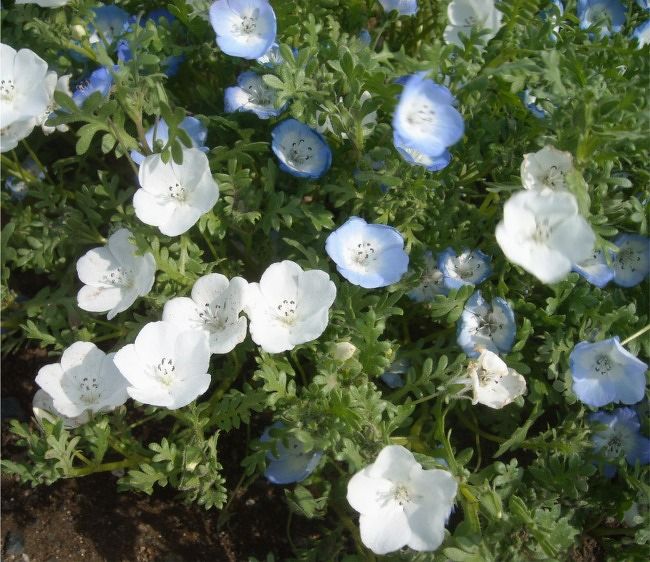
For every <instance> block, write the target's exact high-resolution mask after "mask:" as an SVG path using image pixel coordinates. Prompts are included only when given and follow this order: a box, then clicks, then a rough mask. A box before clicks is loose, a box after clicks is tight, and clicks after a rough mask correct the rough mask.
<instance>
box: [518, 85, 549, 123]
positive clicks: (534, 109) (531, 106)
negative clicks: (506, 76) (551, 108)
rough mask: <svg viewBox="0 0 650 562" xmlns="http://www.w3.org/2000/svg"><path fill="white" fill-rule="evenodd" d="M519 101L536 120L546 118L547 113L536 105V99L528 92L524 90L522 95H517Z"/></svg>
mask: <svg viewBox="0 0 650 562" xmlns="http://www.w3.org/2000/svg"><path fill="white" fill-rule="evenodd" d="M519 97H520V98H521V101H523V102H524V105H525V106H526V107H527V108H528V110H529V111H530V112H531V113H532V114H533V115H534V116H535V117H537V119H544V118H545V117H548V112H547V111H546V110H545V109H544V108H543V107H542V106H541V105H539V104H538V103H537V97H536V96H534V95H533V94H531V93H530V90H528V89H526V90H524V91H523V93H521V94H519Z"/></svg>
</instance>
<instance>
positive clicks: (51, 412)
mask: <svg viewBox="0 0 650 562" xmlns="http://www.w3.org/2000/svg"><path fill="white" fill-rule="evenodd" d="M125 400H126V398H125ZM32 411H33V412H34V417H35V418H36V420H37V421H38V423H39V424H41V423H42V422H43V420H47V421H48V422H50V423H56V422H57V421H59V420H62V421H63V427H65V428H66V429H74V428H75V427H79V426H80V425H83V424H85V423H88V422H89V421H90V411H89V410H84V411H83V412H82V413H81V414H79V415H78V416H75V417H73V418H71V417H68V416H64V415H63V414H60V413H58V412H57V411H56V408H55V407H54V400H52V397H51V396H50V395H49V394H48V393H47V392H45V391H44V390H43V389H41V388H39V389H38V390H37V391H36V394H34V398H33V399H32Z"/></svg>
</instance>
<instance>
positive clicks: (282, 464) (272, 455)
mask: <svg viewBox="0 0 650 562" xmlns="http://www.w3.org/2000/svg"><path fill="white" fill-rule="evenodd" d="M283 427H284V424H282V423H280V422H276V423H274V424H273V425H272V426H271V427H267V428H266V430H265V431H264V433H263V434H262V437H261V438H260V441H262V443H268V442H270V441H273V440H274V438H273V437H272V436H271V430H273V429H281V428H283ZM275 441H276V443H275V445H274V447H273V449H272V450H270V451H268V452H267V453H266V458H267V460H268V461H269V462H268V464H267V466H266V470H265V471H264V476H266V478H267V480H269V482H272V483H273V484H293V483H294V482H301V481H303V480H304V479H305V478H307V476H309V475H310V474H311V473H312V472H314V470H315V469H316V467H317V466H318V463H319V462H320V459H321V457H322V456H323V452H322V451H306V450H305V446H304V444H303V443H301V442H300V441H298V440H297V439H296V438H295V437H291V436H289V437H286V439H284V440H280V439H277V440H275Z"/></svg>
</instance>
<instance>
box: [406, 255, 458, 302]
mask: <svg viewBox="0 0 650 562" xmlns="http://www.w3.org/2000/svg"><path fill="white" fill-rule="evenodd" d="M448 292H449V289H448V288H447V287H445V279H444V275H443V273H442V271H440V269H438V258H437V257H434V256H433V254H432V253H431V252H430V251H427V252H425V254H424V271H423V272H422V277H421V278H420V284H419V285H418V286H417V287H416V288H415V289H413V290H411V291H409V292H408V293H407V295H408V297H409V298H411V299H413V300H414V301H415V302H431V301H432V300H433V299H434V298H435V296H436V295H446V294H447V293H448Z"/></svg>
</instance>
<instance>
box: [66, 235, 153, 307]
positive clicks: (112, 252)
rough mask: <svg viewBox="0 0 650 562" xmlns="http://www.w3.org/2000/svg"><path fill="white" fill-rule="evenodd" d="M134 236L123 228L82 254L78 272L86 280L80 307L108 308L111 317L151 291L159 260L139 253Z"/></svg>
mask: <svg viewBox="0 0 650 562" xmlns="http://www.w3.org/2000/svg"><path fill="white" fill-rule="evenodd" d="M132 236H133V234H131V231H129V230H127V229H126V228H121V229H120V230H118V231H117V232H115V233H114V234H113V235H111V236H110V238H109V239H108V244H107V245H106V246H101V247H100V248H94V249H92V250H89V251H88V252H86V254H85V255H83V256H82V257H81V258H79V261H77V275H79V279H80V280H81V282H82V283H84V286H83V287H82V288H81V290H80V291H79V293H78V294H77V304H78V305H79V308H82V309H83V310H87V311H89V312H106V311H108V315H107V318H108V319H109V320H112V319H113V318H114V317H115V315H116V314H118V313H120V312H123V311H124V310H126V309H127V308H129V307H130V306H131V305H132V304H133V303H134V302H135V301H136V299H137V298H138V297H142V296H144V295H146V294H148V293H149V291H151V287H153V282H154V277H155V272H156V261H155V260H154V257H153V254H151V253H149V252H147V253H146V254H144V255H142V256H140V255H137V251H138V248H137V246H136V245H135V244H134V243H133V242H131V238H132Z"/></svg>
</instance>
